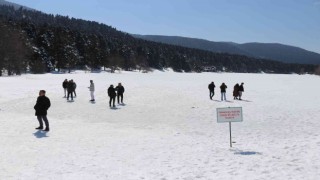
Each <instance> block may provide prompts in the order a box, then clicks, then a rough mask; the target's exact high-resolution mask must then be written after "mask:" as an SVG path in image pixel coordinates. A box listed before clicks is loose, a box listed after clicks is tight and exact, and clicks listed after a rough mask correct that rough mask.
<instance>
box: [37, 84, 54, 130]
mask: <svg viewBox="0 0 320 180" xmlns="http://www.w3.org/2000/svg"><path fill="white" fill-rule="evenodd" d="M50 106H51V103H50V99H49V98H48V97H46V91H45V90H40V92H39V97H38V99H37V103H36V105H35V106H34V109H35V110H36V116H37V119H38V121H39V127H37V128H36V129H39V130H42V129H43V122H42V121H44V123H45V125H46V128H45V129H44V131H49V130H50V128H49V121H48V119H47V111H48V109H49V108H50Z"/></svg>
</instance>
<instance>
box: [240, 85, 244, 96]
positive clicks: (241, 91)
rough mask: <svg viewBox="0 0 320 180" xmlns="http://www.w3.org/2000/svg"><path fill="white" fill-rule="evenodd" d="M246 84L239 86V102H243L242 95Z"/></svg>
mask: <svg viewBox="0 0 320 180" xmlns="http://www.w3.org/2000/svg"><path fill="white" fill-rule="evenodd" d="M243 85H244V83H241V85H240V86H239V100H242V99H241V97H242V93H243V92H244V87H243Z"/></svg>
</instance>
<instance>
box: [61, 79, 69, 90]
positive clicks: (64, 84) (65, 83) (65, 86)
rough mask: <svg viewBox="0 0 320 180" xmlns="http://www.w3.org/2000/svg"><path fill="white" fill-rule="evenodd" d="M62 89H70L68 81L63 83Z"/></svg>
mask: <svg viewBox="0 0 320 180" xmlns="http://www.w3.org/2000/svg"><path fill="white" fill-rule="evenodd" d="M62 87H63V88H64V89H66V88H67V87H68V81H63V83H62Z"/></svg>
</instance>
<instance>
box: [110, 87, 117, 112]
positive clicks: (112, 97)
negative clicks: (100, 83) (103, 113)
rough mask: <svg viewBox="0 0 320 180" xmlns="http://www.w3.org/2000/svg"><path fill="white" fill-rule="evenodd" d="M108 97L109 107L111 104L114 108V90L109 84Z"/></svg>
mask: <svg viewBox="0 0 320 180" xmlns="http://www.w3.org/2000/svg"><path fill="white" fill-rule="evenodd" d="M108 96H109V97H110V100H109V107H111V103H112V105H113V106H112V107H116V105H115V101H116V90H115V89H114V87H113V85H112V84H111V85H110V87H109V88H108Z"/></svg>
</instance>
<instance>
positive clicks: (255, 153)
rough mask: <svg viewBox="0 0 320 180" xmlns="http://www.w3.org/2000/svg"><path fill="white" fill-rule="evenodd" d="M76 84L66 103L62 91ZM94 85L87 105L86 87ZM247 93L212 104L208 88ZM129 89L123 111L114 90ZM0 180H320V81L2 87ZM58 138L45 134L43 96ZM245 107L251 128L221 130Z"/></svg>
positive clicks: (151, 80) (157, 78)
mask: <svg viewBox="0 0 320 180" xmlns="http://www.w3.org/2000/svg"><path fill="white" fill-rule="evenodd" d="M65 78H68V79H71V78H72V79H74V80H75V81H76V82H77V84H78V87H77V94H78V97H77V98H76V99H75V102H73V103H68V102H66V99H64V98H62V97H63V90H62V86H61V83H62V81H63V80H64V79H65ZM90 79H92V80H94V82H95V85H96V100H97V102H96V103H95V104H91V103H90V102H89V99H90V96H89V91H88V88H87V87H88V86H89V80H90ZM211 81H214V82H215V83H216V86H218V85H220V84H221V83H222V82H225V83H226V84H227V85H228V90H227V98H229V100H231V99H232V97H231V94H232V89H233V85H234V84H235V83H240V82H244V83H245V93H244V97H243V99H244V100H245V101H233V100H231V102H218V101H216V100H219V98H220V96H219V95H220V94H219V90H218V88H216V95H215V97H214V99H215V101H210V100H209V97H208V96H209V94H208V89H207V86H208V83H209V82H211ZM118 82H122V83H123V85H124V86H125V88H126V92H125V103H126V105H125V106H118V109H117V110H111V109H109V107H108V104H107V92H106V91H107V90H106V89H107V88H108V86H109V85H110V84H111V83H113V84H116V83H118ZM0 83H1V88H0V109H1V110H0V120H1V126H0V144H1V148H0V159H1V160H0V179H6V180H8V179H60V180H61V179H77V180H79V179H111V180H120V179H126V180H127V179H135V180H136V179H146V180H155V179H159V180H160V179H162V180H165V179H167V180H171V179H186V180H194V179H227V180H230V179H249V180H250V179H259V180H261V179H273V180H277V179H279V180H284V179H306V180H307V179H308V180H316V179H318V178H319V177H320V156H319V151H320V135H319V128H320V121H319V114H320V103H319V99H320V93H319V92H320V86H319V83H320V78H319V77H318V76H311V75H304V76H299V75H271V74H216V73H202V74H177V73H171V72H168V73H162V72H154V73H151V74H140V73H132V72H131V73H130V72H123V73H121V74H108V73H101V74H84V73H77V74H63V75H57V74H46V75H23V76H20V77H1V78H0ZM40 89H45V90H47V96H48V97H49V98H50V99H51V103H52V107H51V108H50V109H49V113H48V119H49V122H50V125H51V131H50V132H48V133H43V132H38V131H36V130H35V129H34V128H35V127H37V126H38V122H37V120H36V117H35V116H34V110H33V106H34V104H35V101H36V98H37V94H38V90H40ZM238 106H241V107H243V112H244V121H243V122H242V123H233V125H232V128H233V140H234V141H236V143H235V144H234V147H233V148H229V134H228V124H218V123H217V122H216V108H218V107H238Z"/></svg>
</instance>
